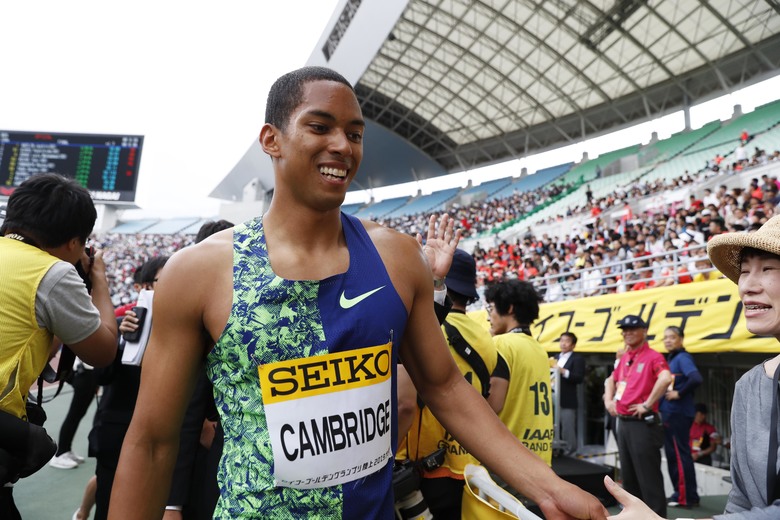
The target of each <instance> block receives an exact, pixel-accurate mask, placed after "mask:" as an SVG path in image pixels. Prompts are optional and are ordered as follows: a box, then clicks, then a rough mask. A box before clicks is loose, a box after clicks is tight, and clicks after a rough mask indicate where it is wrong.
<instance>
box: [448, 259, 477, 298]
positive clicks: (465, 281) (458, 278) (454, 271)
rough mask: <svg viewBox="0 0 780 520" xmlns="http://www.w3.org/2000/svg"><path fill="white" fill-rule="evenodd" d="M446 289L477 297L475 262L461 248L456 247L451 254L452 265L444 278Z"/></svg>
mask: <svg viewBox="0 0 780 520" xmlns="http://www.w3.org/2000/svg"><path fill="white" fill-rule="evenodd" d="M444 283H446V284H447V289H449V290H452V291H454V292H456V293H458V294H462V295H463V296H467V297H469V298H473V299H477V298H479V295H478V294H477V263H476V262H475V261H474V257H473V256H471V255H470V254H468V253H467V252H465V251H464V250H463V249H456V250H455V254H454V255H453V256H452V265H450V270H449V272H447V277H446V278H445V279H444Z"/></svg>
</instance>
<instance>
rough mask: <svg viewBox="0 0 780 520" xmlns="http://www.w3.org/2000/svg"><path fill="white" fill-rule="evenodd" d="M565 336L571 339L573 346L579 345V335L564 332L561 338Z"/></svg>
mask: <svg viewBox="0 0 780 520" xmlns="http://www.w3.org/2000/svg"><path fill="white" fill-rule="evenodd" d="M564 336H566V337H568V338H569V339H571V343H572V345H576V344H577V335H576V334H575V333H573V332H564V333H563V334H561V337H564Z"/></svg>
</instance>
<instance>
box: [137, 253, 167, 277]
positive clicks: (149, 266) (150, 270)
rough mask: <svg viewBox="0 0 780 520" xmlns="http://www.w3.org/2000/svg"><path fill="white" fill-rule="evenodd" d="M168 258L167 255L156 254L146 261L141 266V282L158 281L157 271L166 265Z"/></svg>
mask: <svg viewBox="0 0 780 520" xmlns="http://www.w3.org/2000/svg"><path fill="white" fill-rule="evenodd" d="M168 258H169V257H167V256H155V257H153V258H150V259H149V260H147V261H146V262H144V264H143V266H141V283H142V284H153V283H154V282H155V281H156V280H155V277H156V276H157V271H159V270H160V269H162V268H163V267H164V266H165V264H166V262H168Z"/></svg>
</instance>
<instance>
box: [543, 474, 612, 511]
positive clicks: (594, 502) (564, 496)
mask: <svg viewBox="0 0 780 520" xmlns="http://www.w3.org/2000/svg"><path fill="white" fill-rule="evenodd" d="M538 505H539V508H540V509H541V510H542V512H543V513H544V517H545V518H546V519H547V520H558V519H566V520H569V519H572V518H578V519H583V520H584V519H592V520H603V519H605V518H606V517H607V513H608V512H607V510H606V508H605V507H604V506H603V505H602V504H601V502H600V501H599V499H598V498H596V497H595V496H593V495H591V494H590V493H588V492H586V491H583V490H582V489H580V488H578V487H577V486H575V485H573V484H569V483H568V482H566V483H565V485H560V484H558V485H556V489H555V492H554V494H553V495H552V496H551V497H550V500H546V501H542V502H540V503H539V504H538Z"/></svg>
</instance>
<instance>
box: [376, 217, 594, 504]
mask: <svg viewBox="0 0 780 520" xmlns="http://www.w3.org/2000/svg"><path fill="white" fill-rule="evenodd" d="M366 228H367V229H368V230H369V233H370V235H371V238H372V240H373V241H374V244H376V246H377V248H378V250H379V252H380V255H381V256H382V259H383V260H384V262H385V265H386V266H387V268H388V272H389V273H390V276H391V279H392V280H393V284H394V286H395V287H396V290H397V291H398V292H399V294H400V295H401V298H402V300H403V301H404V303H405V304H406V305H407V309H409V320H408V322H407V327H406V332H405V334H404V338H403V340H402V345H401V356H402V358H403V359H404V366H405V367H406V369H407V371H408V372H409V375H410V376H411V378H412V380H413V381H414V383H415V387H416V388H417V391H418V393H419V394H420V395H421V397H422V399H423V401H425V403H426V405H428V406H429V407H430V408H431V411H433V413H434V415H436V418H437V419H439V421H440V422H441V423H442V424H443V425H444V426H445V428H447V430H448V431H449V432H451V433H453V435H454V436H455V438H457V439H458V440H459V441H460V442H461V444H463V445H464V446H465V447H466V449H468V450H469V452H471V453H472V454H473V455H474V456H475V457H476V458H477V459H478V460H480V461H482V462H483V463H484V464H485V465H486V466H488V467H489V468H490V469H492V470H493V471H495V472H496V473H497V474H498V475H500V476H501V477H502V478H503V479H505V480H506V481H507V482H509V483H510V484H511V485H512V486H514V487H515V488H516V489H518V490H519V491H521V492H522V493H523V494H525V495H526V496H528V497H529V498H531V499H532V500H534V501H535V502H536V503H537V504H539V506H540V507H541V508H542V510H543V511H544V513H545V515H546V516H547V518H549V519H557V518H605V516H606V510H605V509H604V507H603V506H602V505H601V503H600V502H599V501H598V499H596V497H594V496H592V495H590V494H589V493H586V492H584V491H582V490H581V489H579V488H577V487H576V486H573V485H571V484H568V483H567V482H565V481H563V480H561V479H560V478H558V477H557V476H556V475H555V474H554V473H553V471H552V469H551V468H550V467H549V466H547V465H546V464H545V463H544V462H543V461H542V460H541V459H540V458H539V457H537V456H536V455H534V454H533V453H532V452H530V451H529V450H528V449H526V448H525V447H524V446H523V445H522V444H521V443H520V441H519V440H518V439H517V438H516V437H515V436H514V435H513V434H512V433H511V432H510V431H509V430H508V429H507V428H506V427H505V426H504V425H503V424H502V423H501V421H500V420H499V419H498V417H497V416H496V414H495V413H494V412H493V410H492V409H491V408H490V406H489V405H488V404H487V402H486V401H485V399H484V398H482V396H481V395H480V394H479V393H478V392H477V391H476V390H475V389H474V387H472V386H471V385H470V384H468V382H467V381H466V380H465V379H464V378H463V376H462V375H461V373H460V371H459V370H458V368H457V365H456V364H455V362H454V360H453V359H452V356H451V355H450V353H449V350H448V348H447V345H446V342H445V340H444V335H443V334H442V332H441V329H440V328H439V325H438V322H437V320H436V315H435V313H434V310H433V301H432V300H433V291H432V281H431V272H430V270H429V269H428V266H427V264H426V261H425V258H424V256H423V253H422V250H421V249H420V247H419V244H417V243H416V242H415V241H414V239H412V238H411V237H406V236H403V235H400V234H398V233H395V232H393V231H390V230H386V229H376V228H374V227H373V226H370V225H369V224H366Z"/></svg>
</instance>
